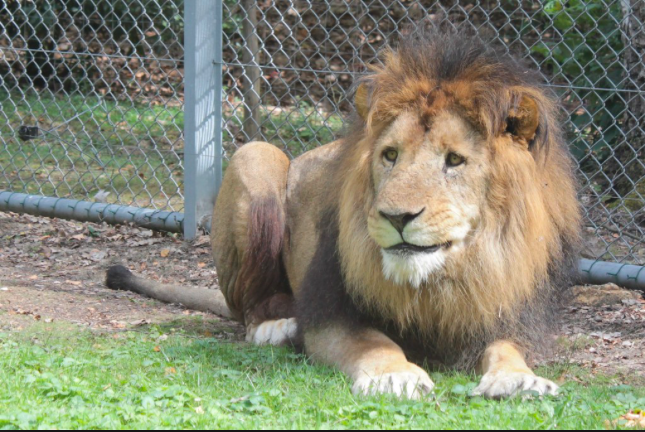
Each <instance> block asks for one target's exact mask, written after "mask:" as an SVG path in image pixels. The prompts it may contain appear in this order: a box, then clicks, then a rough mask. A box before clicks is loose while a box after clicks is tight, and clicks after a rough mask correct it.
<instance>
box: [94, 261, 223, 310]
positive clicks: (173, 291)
mask: <svg viewBox="0 0 645 432" xmlns="http://www.w3.org/2000/svg"><path fill="white" fill-rule="evenodd" d="M105 285H106V286H107V287H108V288H110V289H113V290H123V291H132V292H135V293H137V294H140V295H143V296H145V297H150V298H153V299H155V300H159V301H162V302H164V303H175V304H181V305H183V306H184V307H186V308H188V309H192V310H197V311H202V312H210V313H214V314H216V315H219V316H222V317H225V318H231V316H232V315H231V311H230V310H229V308H228V306H226V301H225V300H224V295H223V294H222V292H221V291H220V290H212V289H205V288H189V287H177V286H173V285H164V284H160V283H157V282H153V281H149V280H146V279H142V278H139V277H136V276H135V275H133V274H132V273H131V272H130V270H128V269H127V268H125V267H124V266H121V265H117V266H114V267H110V269H108V271H107V275H106V279H105Z"/></svg>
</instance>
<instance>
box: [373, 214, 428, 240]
mask: <svg viewBox="0 0 645 432" xmlns="http://www.w3.org/2000/svg"><path fill="white" fill-rule="evenodd" d="M424 210H425V208H423V209H421V211H420V212H418V213H400V214H389V213H385V212H383V211H379V213H380V215H381V216H383V217H384V218H385V219H387V220H388V221H390V223H391V224H392V226H393V227H394V229H396V230H397V231H398V232H399V233H401V234H403V230H404V229H405V226H406V225H407V224H409V223H410V222H412V221H413V220H414V219H416V218H417V217H418V216H419V215H420V214H421V213H423V211H424Z"/></svg>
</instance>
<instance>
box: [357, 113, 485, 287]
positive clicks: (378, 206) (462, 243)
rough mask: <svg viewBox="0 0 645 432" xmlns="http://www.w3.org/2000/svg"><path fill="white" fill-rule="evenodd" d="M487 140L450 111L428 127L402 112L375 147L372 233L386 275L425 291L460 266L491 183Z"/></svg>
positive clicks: (479, 218) (438, 116)
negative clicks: (430, 283) (427, 285)
mask: <svg viewBox="0 0 645 432" xmlns="http://www.w3.org/2000/svg"><path fill="white" fill-rule="evenodd" d="M489 158H490V155H489V149H488V147H487V146H486V143H485V139H484V138H483V137H482V136H481V135H480V134H479V133H478V132H477V131H476V130H475V129H474V128H473V127H472V126H471V125H470V124H469V123H468V122H467V121H466V120H464V119H463V118H461V117H460V116H459V115H458V114H455V113H453V112H451V111H449V110H445V111H443V112H440V113H438V114H437V115H436V116H435V117H434V118H433V119H432V120H431V121H430V122H427V121H426V122H422V121H421V119H420V118H419V116H418V115H416V114H413V113H404V114H402V115H400V116H399V117H398V118H397V119H395V120H394V121H393V122H392V123H391V124H390V125H389V126H388V127H387V128H386V130H385V131H384V132H383V133H382V134H381V136H380V137H379V139H378V140H377V142H376V145H375V146H374V152H373V154H372V161H371V170H372V181H373V187H374V191H375V199H374V201H373V204H372V208H371V209H370V211H369V215H368V230H369V234H370V236H371V237H372V239H373V240H374V241H375V242H376V243H377V244H378V245H379V247H380V248H381V255H382V258H383V273H384V275H385V277H386V278H388V279H390V280H392V281H393V282H395V283H396V284H405V283H409V284H410V285H412V286H413V287H416V288H418V287H420V286H421V285H422V284H423V283H424V282H426V281H427V280H428V279H429V278H430V277H431V275H433V274H435V275H436V274H439V273H441V271H442V269H443V268H444V266H446V265H447V263H448V261H449V260H458V259H459V256H460V254H461V253H462V252H463V251H464V249H465V248H467V247H468V244H469V239H471V238H472V237H473V236H474V233H475V232H476V230H477V228H478V226H479V223H480V220H481V216H482V211H483V206H484V204H485V199H486V198H485V191H486V185H487V182H488V179H489V169H488V167H489V166H490V163H489Z"/></svg>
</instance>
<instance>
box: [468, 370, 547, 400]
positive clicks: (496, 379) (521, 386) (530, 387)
mask: <svg viewBox="0 0 645 432" xmlns="http://www.w3.org/2000/svg"><path fill="white" fill-rule="evenodd" d="M522 392H535V393H537V394H538V395H539V396H545V395H548V396H556V395H557V394H558V386H557V385H556V384H555V383H553V382H551V381H549V380H547V379H544V378H540V377H538V376H535V375H533V374H529V373H523V372H503V371H500V372H491V373H487V374H486V375H484V377H483V378H482V381H481V383H479V386H478V387H477V388H476V389H475V390H473V396H484V397H487V398H491V399H501V398H507V397H512V396H515V395H517V394H519V393H522Z"/></svg>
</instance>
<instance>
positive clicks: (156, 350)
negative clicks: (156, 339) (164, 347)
mask: <svg viewBox="0 0 645 432" xmlns="http://www.w3.org/2000/svg"><path fill="white" fill-rule="evenodd" d="M153 351H154V352H159V351H161V348H159V347H158V346H156V347H154V348H153Z"/></svg>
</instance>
